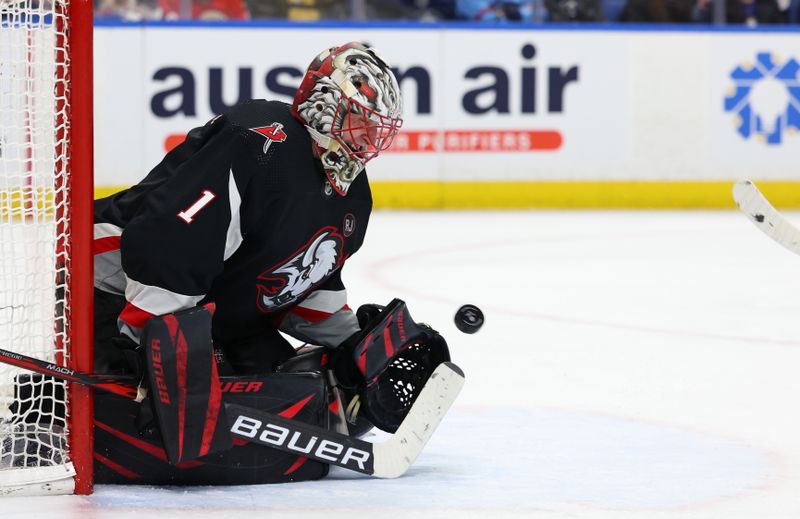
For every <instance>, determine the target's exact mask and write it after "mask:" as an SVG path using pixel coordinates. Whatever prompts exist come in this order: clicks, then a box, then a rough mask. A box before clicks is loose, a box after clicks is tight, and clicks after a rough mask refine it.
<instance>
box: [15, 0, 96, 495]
mask: <svg viewBox="0 0 800 519" xmlns="http://www.w3.org/2000/svg"><path fill="white" fill-rule="evenodd" d="M92 22H93V5H92V2H91V1H89V0H0V348H2V349H5V350H9V351H18V352H19V353H23V354H26V355H29V356H32V357H36V358H41V359H45V360H48V361H51V362H54V363H57V364H61V365H65V366H68V367H73V368H76V369H80V370H82V371H87V372H91V371H92V368H93V366H92V364H93V352H92V342H93V331H92V330H93V326H92V321H93V307H92V305H93V288H92V286H93V281H92V278H93V274H92V272H93V269H92V259H93V257H92V223H93V180H92V176H93V175H92V172H93V143H92V139H93V136H92V121H93V110H92V97H93V86H92V85H93V82H92V31H93V28H92ZM92 430H93V405H92V395H91V392H90V391H89V390H87V389H86V388H84V387H81V386H78V385H75V384H64V383H61V382H56V381H53V380H51V379H44V378H42V377H39V376H32V375H30V374H28V373H26V372H24V371H21V370H19V369H16V368H13V367H10V366H0V495H14V494H42V493H45V494H48V493H73V492H74V493H78V494H88V493H91V491H92V479H93V471H92V465H93V433H92Z"/></svg>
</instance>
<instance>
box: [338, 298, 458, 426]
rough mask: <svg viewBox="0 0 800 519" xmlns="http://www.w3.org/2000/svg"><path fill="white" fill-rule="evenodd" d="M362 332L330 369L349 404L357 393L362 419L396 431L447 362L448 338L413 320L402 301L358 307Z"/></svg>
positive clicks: (345, 345)
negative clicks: (431, 376) (430, 381)
mask: <svg viewBox="0 0 800 519" xmlns="http://www.w3.org/2000/svg"><path fill="white" fill-rule="evenodd" d="M357 315H358V316H359V321H361V319H364V320H365V321H366V322H365V323H363V324H362V330H361V331H360V332H359V333H357V334H355V335H354V336H352V337H350V338H349V339H348V340H347V341H345V342H344V343H343V344H342V345H341V346H340V347H339V348H337V350H336V351H335V353H334V358H333V369H334V374H335V375H336V378H337V380H338V381H339V384H340V385H341V386H342V388H343V389H344V390H345V393H346V394H347V395H348V396H351V398H350V401H351V403H352V402H353V401H354V398H353V397H354V396H355V395H357V396H358V401H359V402H360V403H361V409H362V412H363V415H364V417H366V418H367V420H369V421H370V423H372V424H373V425H374V426H375V427H378V428H379V429H381V430H384V431H387V432H394V431H396V430H397V428H398V427H399V426H400V424H401V423H402V421H403V418H405V416H406V414H408V411H409V409H411V406H412V404H413V403H414V400H416V398H417V396H418V395H419V392H420V391H421V390H422V387H423V386H424V385H425V382H427V380H428V378H429V377H430V375H431V373H432V372H433V370H434V369H436V367H437V366H438V365H439V364H441V363H442V362H446V361H449V360H450V352H449V350H448V348H447V342H445V340H444V338H443V337H442V336H441V335H439V333H438V332H437V331H436V330H434V329H433V328H431V327H429V326H427V325H424V324H417V323H415V322H414V320H413V319H412V318H411V315H410V314H409V313H408V308H406V304H405V303H404V302H403V301H401V300H399V299H394V300H393V301H392V302H391V303H389V304H388V305H387V306H386V307H385V308H383V307H380V306H378V305H364V306H362V307H361V308H359V310H358V312H357Z"/></svg>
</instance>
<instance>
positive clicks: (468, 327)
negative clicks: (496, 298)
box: [453, 305, 483, 333]
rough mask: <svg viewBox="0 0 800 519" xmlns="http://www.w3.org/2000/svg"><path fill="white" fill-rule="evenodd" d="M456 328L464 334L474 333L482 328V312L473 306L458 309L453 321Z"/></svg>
mask: <svg viewBox="0 0 800 519" xmlns="http://www.w3.org/2000/svg"><path fill="white" fill-rule="evenodd" d="M453 320H454V321H455V323H456V328H458V329H459V330H461V331H462V332H464V333H475V332H477V331H478V330H480V329H481V326H483V312H481V309H480V308H478V307H477V306H475V305H464V306H462V307H461V308H459V309H458V311H457V312H456V316H455V318H454V319H453Z"/></svg>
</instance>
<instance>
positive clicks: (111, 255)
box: [94, 101, 372, 346]
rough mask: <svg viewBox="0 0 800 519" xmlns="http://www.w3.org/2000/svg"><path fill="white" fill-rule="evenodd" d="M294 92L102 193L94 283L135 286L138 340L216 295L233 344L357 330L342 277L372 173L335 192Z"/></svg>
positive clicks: (218, 320)
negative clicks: (162, 320) (169, 316)
mask: <svg viewBox="0 0 800 519" xmlns="http://www.w3.org/2000/svg"><path fill="white" fill-rule="evenodd" d="M311 149H312V147H311V139H310V136H309V135H308V133H307V131H306V130H305V128H304V127H303V125H302V124H301V123H299V122H298V121H297V120H296V119H294V118H293V117H292V115H291V107H290V106H289V105H288V104H285V103H280V102H273V101H270V102H268V101H251V102H248V103H245V104H242V105H240V106H238V107H236V108H234V109H233V110H231V111H230V112H228V113H227V114H224V115H221V116H219V117H217V118H215V119H213V120H212V121H210V122H209V123H207V124H206V125H205V126H203V127H202V128H196V129H194V130H192V131H191V132H189V134H188V135H187V137H186V140H185V141H184V142H183V143H182V144H181V145H179V146H178V147H177V148H175V149H174V150H172V151H171V152H169V153H168V154H167V155H166V157H165V158H164V160H163V161H162V162H161V163H160V164H159V165H158V166H156V167H155V168H154V169H153V170H152V171H151V172H150V174H149V175H148V176H147V177H146V178H145V179H144V180H143V181H142V182H141V183H139V184H138V185H136V186H134V187H132V188H130V189H128V190H126V191H124V192H121V193H118V194H116V195H114V196H111V197H108V198H105V199H101V200H98V201H96V203H95V231H94V232H95V234H94V239H95V242H94V252H95V287H96V288H97V289H98V290H101V291H104V292H108V293H112V294H119V295H122V294H124V295H125V298H126V305H125V307H124V309H123V310H122V312H121V313H120V315H119V319H118V324H119V327H120V331H121V332H122V333H124V334H125V335H128V336H129V337H131V338H133V339H134V340H136V341H138V339H139V336H140V334H141V330H142V327H143V326H144V324H145V322H146V321H147V320H148V319H149V318H150V317H152V316H153V315H161V314H166V313H170V312H175V311H177V310H181V309H185V308H189V307H192V306H194V305H197V304H201V303H203V304H204V303H207V302H213V303H215V305H216V312H215V314H214V322H213V333H214V340H215V342H219V343H221V344H223V345H225V344H230V343H236V342H237V341H242V340H244V341H246V340H247V338H248V337H253V336H257V335H258V334H260V333H270V331H272V333H275V332H274V330H275V329H276V328H277V329H280V330H281V331H285V332H287V333H289V334H290V335H292V336H294V337H297V338H299V339H301V340H304V341H308V342H312V343H314V344H322V345H327V346H335V345H338V344H339V343H340V342H341V341H342V340H343V339H345V338H347V337H348V336H349V335H350V334H352V333H354V332H355V331H357V330H358V323H357V320H356V318H355V316H354V315H353V312H352V311H351V310H350V309H349V307H348V306H347V301H346V293H345V289H344V286H343V284H342V281H341V278H340V272H341V269H342V265H343V264H344V262H345V261H346V260H347V258H348V257H349V256H350V255H351V254H353V253H355V252H356V251H357V250H358V249H359V247H361V243H362V242H363V240H364V234H365V232H366V229H367V222H368V220H369V214H370V211H371V208H372V197H371V194H370V190H369V184H368V182H367V178H366V174H364V173H362V174H361V175H359V176H358V177H357V178H356V180H355V181H354V182H353V184H352V186H351V188H350V190H349V192H348V194H347V196H346V197H342V196H339V195H337V194H336V193H334V191H333V190H332V189H331V186H330V184H329V183H328V181H327V179H326V177H325V174H324V172H323V170H322V166H321V164H320V162H319V161H318V160H317V159H315V158H314V157H313V155H312V152H311Z"/></svg>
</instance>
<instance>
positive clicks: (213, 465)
mask: <svg viewBox="0 0 800 519" xmlns="http://www.w3.org/2000/svg"><path fill="white" fill-rule="evenodd" d="M220 388H221V390H222V396H223V402H224V403H228V402H229V403H233V404H239V405H242V406H246V407H249V408H254V409H258V410H261V411H267V412H270V413H274V414H276V415H279V416H283V417H287V418H289V417H291V418H292V419H293V420H297V421H301V422H304V423H309V424H312V425H316V426H320V427H327V424H328V422H329V419H330V417H331V415H332V413H333V410H332V409H331V408H330V405H329V404H330V402H329V400H328V388H327V383H326V382H325V379H324V377H323V376H322V375H321V374H320V373H313V372H304V373H270V374H264V375H257V376H249V375H248V376H230V377H228V376H222V377H220ZM138 409H139V404H136V403H135V402H133V401H132V400H127V399H124V398H121V397H118V396H116V395H111V394H107V393H101V392H97V393H96V394H95V424H96V427H95V464H94V467H95V481H96V483H111V484H137V485H257V484H265V483H286V482H290V481H308V480H314V479H320V478H322V477H324V476H325V475H327V473H328V465H327V464H324V463H319V462H316V461H313V460H309V459H307V458H305V457H304V456H301V455H299V454H297V453H294V454H292V453H285V452H281V451H278V450H275V449H271V448H268V447H264V446H262V445H257V444H255V443H247V442H244V441H239V440H236V441H235V442H234V444H233V447H232V448H230V449H228V450H224V451H220V452H216V453H212V454H208V455H206V456H203V457H201V458H198V459H196V460H192V461H187V462H183V463H180V464H178V465H172V464H170V463H169V462H168V461H167V457H166V455H165V451H164V444H163V440H162V435H161V434H160V431H159V430H158V427H157V426H156V424H155V423H153V424H150V425H149V426H144V427H136V426H135V424H134V419H133V416H135V415H136V414H137V412H138Z"/></svg>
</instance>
